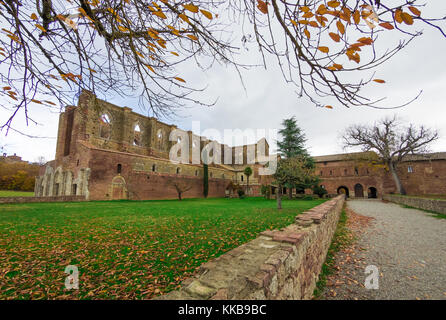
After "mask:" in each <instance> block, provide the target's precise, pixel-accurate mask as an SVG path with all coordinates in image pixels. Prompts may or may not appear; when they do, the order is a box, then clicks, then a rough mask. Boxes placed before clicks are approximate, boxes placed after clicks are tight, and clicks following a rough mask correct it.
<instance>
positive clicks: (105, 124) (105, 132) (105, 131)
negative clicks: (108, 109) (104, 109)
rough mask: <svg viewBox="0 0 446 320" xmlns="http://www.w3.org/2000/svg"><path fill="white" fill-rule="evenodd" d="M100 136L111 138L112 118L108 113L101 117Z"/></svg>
mask: <svg viewBox="0 0 446 320" xmlns="http://www.w3.org/2000/svg"><path fill="white" fill-rule="evenodd" d="M99 136H100V137H101V138H103V139H110V136H111V120H110V116H109V115H108V114H106V113H104V114H102V115H101V116H100V117H99Z"/></svg>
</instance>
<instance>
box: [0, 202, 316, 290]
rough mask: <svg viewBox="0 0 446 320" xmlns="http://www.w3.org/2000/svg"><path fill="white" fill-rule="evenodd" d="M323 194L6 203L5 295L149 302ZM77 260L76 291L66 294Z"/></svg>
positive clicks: (0, 212) (1, 223) (0, 239)
mask: <svg viewBox="0 0 446 320" xmlns="http://www.w3.org/2000/svg"><path fill="white" fill-rule="evenodd" d="M322 202H323V200H312V201H311V200H292V201H288V200H284V202H283V207H284V209H283V210H281V211H277V210H276V209H275V205H276V203H275V201H274V200H265V199H263V198H247V199H186V200H183V201H178V200H163V201H140V202H138V201H115V202H112V201H98V202H76V203H68V202H67V203H29V204H7V205H6V204H5V205H0V261H1V264H0V299H141V298H145V299H150V298H153V297H154V296H156V295H159V294H161V293H165V292H167V291H170V290H173V289H175V288H177V287H178V286H179V285H180V283H181V281H182V280H184V279H185V278H186V277H188V276H190V275H191V274H193V273H194V271H195V270H196V269H197V267H198V266H199V265H200V264H202V263H203V262H205V261H208V260H209V259H211V258H214V257H217V256H219V255H221V254H223V253H224V252H227V251H229V250H230V249H232V248H235V247H237V246H239V245H240V244H242V243H245V242H247V241H249V240H251V239H254V238H255V237H256V236H257V235H258V233H259V232H261V231H263V230H266V229H275V228H280V227H284V226H286V225H288V224H291V223H292V222H293V221H294V217H295V216H296V214H297V213H300V212H303V211H304V210H307V209H309V208H311V207H314V206H316V205H318V204H320V203H322ZM68 265H76V266H77V267H78V268H79V272H80V277H79V279H80V281H79V286H80V288H79V290H71V291H68V290H65V289H64V288H65V287H64V281H65V277H66V276H67V274H65V273H64V270H65V267H66V266H68Z"/></svg>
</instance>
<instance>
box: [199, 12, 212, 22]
mask: <svg viewBox="0 0 446 320" xmlns="http://www.w3.org/2000/svg"><path fill="white" fill-rule="evenodd" d="M200 12H201V13H202V14H203V15H204V16H205V17H206V18H208V19H209V20H212V13H210V12H209V11H206V10H200Z"/></svg>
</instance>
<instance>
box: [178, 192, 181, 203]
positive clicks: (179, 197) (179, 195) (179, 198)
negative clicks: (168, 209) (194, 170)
mask: <svg viewBox="0 0 446 320" xmlns="http://www.w3.org/2000/svg"><path fill="white" fill-rule="evenodd" d="M178 200H180V201H181V192H178Z"/></svg>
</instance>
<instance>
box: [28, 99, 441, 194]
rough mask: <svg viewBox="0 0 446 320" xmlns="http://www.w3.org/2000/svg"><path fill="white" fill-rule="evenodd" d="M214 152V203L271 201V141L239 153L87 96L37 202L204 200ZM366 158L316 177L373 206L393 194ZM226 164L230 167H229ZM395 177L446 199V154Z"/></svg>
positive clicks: (418, 159)
mask: <svg viewBox="0 0 446 320" xmlns="http://www.w3.org/2000/svg"><path fill="white" fill-rule="evenodd" d="M173 130H177V131H179V132H181V133H182V136H183V137H188V139H189V141H191V143H190V145H189V152H188V155H186V160H189V161H186V162H187V163H175V162H172V161H171V160H170V157H169V152H170V151H171V150H172V147H173V146H174V145H175V144H177V142H180V141H179V140H177V141H170V139H169V137H170V133H171V132H172V131H173ZM178 139H181V137H179V138H178ZM209 145H212V146H213V150H212V151H213V153H214V154H212V157H213V158H214V160H217V159H219V161H215V162H217V163H214V164H210V165H209V175H208V176H209V197H224V196H228V193H231V185H233V184H236V185H240V186H241V187H242V188H243V189H244V190H246V191H247V193H248V194H249V195H253V196H260V195H261V192H260V190H261V186H262V185H267V186H271V189H272V190H271V191H272V194H275V193H276V192H275V191H276V190H275V189H276V188H275V187H274V186H272V185H271V183H272V180H273V179H272V177H271V176H265V175H260V174H259V170H260V168H263V167H264V166H263V165H262V164H260V163H259V161H258V158H257V155H258V152H261V153H263V154H264V155H265V156H269V145H268V142H267V141H266V139H261V140H259V141H258V142H257V143H256V144H253V145H243V146H240V147H229V146H227V145H221V144H219V143H217V142H216V141H210V140H208V139H206V138H205V137H199V136H196V135H194V134H193V133H192V132H191V131H183V130H179V129H178V128H177V127H176V126H175V125H169V124H166V123H163V122H160V121H158V120H157V119H155V118H153V117H145V116H142V115H140V114H138V113H135V112H133V111H132V110H131V109H130V108H128V107H118V106H116V105H113V104H111V103H108V102H105V101H103V100H100V99H97V98H96V97H95V96H94V95H93V94H92V93H90V92H88V91H83V92H82V93H81V95H80V97H79V101H78V105H77V106H67V107H66V109H65V112H63V113H61V114H60V118H59V128H58V137H57V147H56V157H55V160H53V161H50V162H48V163H47V164H46V166H43V167H42V168H41V172H40V176H39V177H37V178H36V185H35V194H36V196H38V197H50V196H52V197H54V196H72V195H78V196H84V197H85V198H86V199H89V200H115V199H134V200H145V199H170V198H176V197H177V190H176V186H178V185H182V186H184V187H187V188H188V189H189V190H188V191H187V192H185V193H184V194H183V197H189V198H199V197H203V164H202V163H201V161H200V160H199V161H198V162H197V161H195V162H194V161H192V160H194V156H195V155H194V153H193V147H196V148H198V149H199V151H202V150H203V148H205V147H207V146H209ZM198 146H199V147H198ZM209 154H210V155H211V153H209ZM363 156H364V153H353V154H352V153H350V154H337V155H327V156H317V157H314V159H315V162H316V174H317V175H319V176H320V178H321V179H322V182H321V185H322V186H323V187H324V188H325V189H326V190H327V192H328V194H338V193H345V194H347V195H348V196H350V197H366V198H367V197H368V198H376V197H381V196H382V195H383V194H385V193H395V192H396V188H395V184H394V182H393V179H392V177H391V175H390V173H389V172H388V171H387V170H386V168H385V167H383V166H380V165H372V164H371V163H370V161H363V160H362V159H363V158H364V157H363ZM187 158H188V159H187ZM198 158H200V157H199V156H198ZM227 158H229V163H230V164H224V163H228V161H225V160H227ZM366 158H367V157H366ZM218 162H219V163H218ZM253 162H254V163H253ZM194 163H195V164H194ZM248 163H249V164H248ZM247 166H250V167H251V168H252V169H253V174H252V176H251V177H250V178H249V189H248V187H247V182H248V181H247V180H248V179H247V177H246V176H245V175H244V173H243V171H244V169H245V168H246V167H247ZM398 172H399V177H400V179H401V181H402V184H403V186H404V188H405V189H406V191H407V193H408V194H409V195H427V194H429V195H435V194H443V195H444V194H446V152H442V153H432V154H427V155H410V156H407V157H406V159H404V162H403V163H401V164H400V165H399V166H398ZM307 191H310V190H307ZM284 194H286V190H284Z"/></svg>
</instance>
